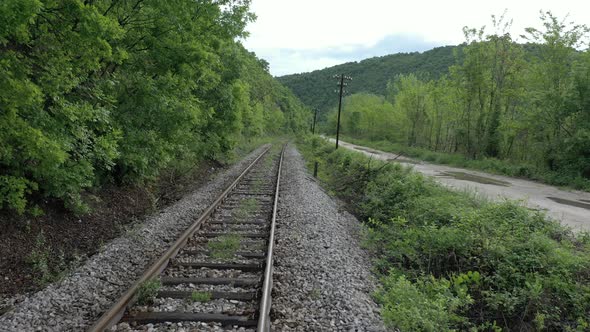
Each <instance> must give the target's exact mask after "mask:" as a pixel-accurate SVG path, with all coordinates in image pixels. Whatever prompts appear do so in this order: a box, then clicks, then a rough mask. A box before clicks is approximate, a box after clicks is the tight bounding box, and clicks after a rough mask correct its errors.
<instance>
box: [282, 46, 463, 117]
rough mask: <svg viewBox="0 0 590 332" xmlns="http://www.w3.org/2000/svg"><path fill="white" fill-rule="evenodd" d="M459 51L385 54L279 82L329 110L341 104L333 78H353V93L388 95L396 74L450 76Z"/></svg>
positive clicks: (448, 48)
mask: <svg viewBox="0 0 590 332" xmlns="http://www.w3.org/2000/svg"><path fill="white" fill-rule="evenodd" d="M457 48H458V46H444V47H437V48H435V49H432V50H430V51H426V52H423V53H418V52H414V53H398V54H392V55H386V56H382V57H375V58H370V59H366V60H363V61H360V62H349V63H345V64H342V65H338V66H334V67H330V68H325V69H322V70H316V71H313V72H310V73H303V74H294V75H287V76H282V77H279V78H278V79H279V81H280V82H281V83H283V84H284V85H286V86H287V87H289V88H291V90H293V92H294V93H295V95H297V96H298V97H299V98H300V99H301V101H303V102H304V103H305V104H306V105H308V106H310V107H314V108H318V109H320V110H326V109H328V108H330V107H333V106H334V105H336V102H337V101H338V98H336V97H335V96H334V89H335V87H336V82H335V81H334V79H332V76H333V75H337V74H342V73H344V74H346V75H350V76H352V77H353V79H354V80H353V84H350V86H349V88H348V91H349V92H350V93H351V94H354V93H358V92H368V93H373V94H378V95H385V89H386V87H387V82H388V81H390V80H391V79H392V78H393V77H394V76H395V75H398V74H410V73H415V74H418V75H420V76H422V75H424V76H425V77H427V78H432V79H436V78H438V77H440V76H441V75H444V74H446V73H448V71H449V67H450V66H451V65H453V64H454V63H455V56H454V53H455V52H454V51H455V50H456V49H457Z"/></svg>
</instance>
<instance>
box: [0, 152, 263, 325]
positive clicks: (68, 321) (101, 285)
mask: <svg viewBox="0 0 590 332" xmlns="http://www.w3.org/2000/svg"><path fill="white" fill-rule="evenodd" d="M262 149H263V147H261V148H258V149H257V150H255V151H254V152H252V153H251V154H249V155H248V156H247V157H246V158H244V159H243V160H242V161H240V162H238V163H236V164H235V165H233V166H232V167H231V168H229V169H228V170H225V171H223V172H221V173H220V174H218V175H217V176H216V177H215V178H214V179H213V180H212V181H210V182H208V183H207V184H206V185H204V186H203V187H201V188H199V189H197V190H196V191H195V192H193V193H192V194H190V195H187V196H186V197H184V198H183V199H181V200H180V201H178V202H177V203H175V204H173V205H172V206H170V207H168V208H166V209H164V210H162V211H161V212H160V213H159V214H157V215H154V216H151V217H149V218H148V219H147V220H146V221H145V222H144V223H143V224H141V225H138V227H136V228H135V229H134V230H131V231H129V232H127V233H126V234H125V235H123V236H121V237H119V238H117V239H115V240H113V241H111V242H109V243H108V244H107V245H105V247H104V248H102V249H101V250H100V252H99V253H98V254H96V255H95V256H93V257H91V258H90V259H89V260H88V261H86V263H85V264H84V265H82V266H80V267H79V268H77V269H76V270H75V271H74V272H72V273H71V274H69V275H68V276H67V277H66V278H64V279H63V280H62V281H61V282H58V283H56V284H53V285H50V286H48V287H47V288H46V289H44V290H42V291H40V292H37V293H35V294H33V295H31V296H28V297H26V298H25V299H24V300H22V301H19V303H18V304H16V305H15V307H14V308H13V310H11V311H9V312H7V313H5V314H4V315H2V316H1V317H0V331H7V332H8V331H83V330H86V329H87V328H88V327H90V326H91V325H92V323H93V322H94V321H95V320H96V319H97V318H98V317H99V316H100V315H101V313H102V312H104V311H106V310H107V309H108V308H109V307H110V306H111V304H112V303H113V302H114V301H115V300H116V299H117V298H118V297H119V296H120V295H121V294H122V293H124V292H125V291H126V289H127V288H128V287H129V286H130V285H131V284H132V283H133V282H134V281H135V280H137V278H138V277H139V276H140V275H141V274H142V273H143V271H144V269H145V268H146V267H147V266H148V265H149V264H150V262H152V261H153V260H154V259H156V258H157V257H158V256H159V255H160V254H162V253H163V252H164V251H165V250H166V249H167V248H168V247H169V246H170V245H171V244H172V243H173V242H174V241H175V239H176V237H178V236H179V235H180V233H182V232H183V231H184V230H185V229H186V228H187V227H188V226H189V225H190V224H191V223H192V222H193V221H194V220H195V219H196V218H197V217H198V216H199V215H200V214H201V213H202V211H203V210H204V209H205V208H206V207H207V206H208V205H210V204H211V203H212V202H213V201H214V200H215V198H216V197H217V196H218V195H219V194H220V193H221V192H222V191H223V190H224V189H225V188H226V187H227V186H228V185H229V184H230V183H231V182H232V181H233V180H234V179H235V177H236V176H237V175H238V174H239V173H240V172H241V171H242V170H243V169H244V168H245V167H246V166H247V165H248V164H249V163H250V162H251V161H252V160H254V158H256V156H258V155H259V154H260V152H262Z"/></svg>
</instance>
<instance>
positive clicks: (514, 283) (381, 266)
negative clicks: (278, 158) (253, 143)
mask: <svg viewBox="0 0 590 332" xmlns="http://www.w3.org/2000/svg"><path fill="white" fill-rule="evenodd" d="M299 147H300V150H301V151H302V153H303V154H304V156H305V158H306V162H307V166H308V167H309V169H310V170H311V169H312V167H313V162H314V161H316V160H317V161H319V162H320V163H321V166H320V172H319V177H320V179H321V181H322V183H323V184H324V185H325V186H327V187H328V188H329V189H330V190H331V191H332V192H333V193H335V194H336V195H337V196H339V197H340V198H342V199H344V200H345V201H347V202H348V203H349V206H350V208H351V210H352V211H353V212H354V213H355V214H356V215H357V216H359V218H360V219H362V220H364V221H365V224H366V227H365V230H366V231H365V240H364V246H365V247H366V248H367V250H369V252H370V253H371V255H372V256H373V258H374V269H375V272H376V273H377V275H378V276H379V278H380V280H381V285H380V287H379V289H378V290H377V291H376V293H375V298H376V299H377V301H378V302H379V303H380V304H381V306H382V316H383V319H384V321H385V323H386V324H387V326H388V327H389V328H392V329H393V328H400V329H401V330H403V331H541V330H547V331H587V330H588V329H589V328H590V325H589V324H590V319H589V317H590V315H589V313H590V234H588V233H581V234H574V233H572V232H571V231H570V230H568V229H566V228H565V227H563V226H561V225H560V224H559V223H558V222H556V221H554V220H550V219H548V218H547V217H546V216H545V215H543V214H542V213H539V212H534V211H530V210H529V209H527V208H526V207H525V206H523V205H522V204H520V203H517V202H511V201H505V202H501V203H495V202H490V201H485V200H481V199H479V198H477V197H476V196H475V195H472V194H470V193H466V192H455V191H451V190H448V189H446V188H444V187H442V186H441V185H438V184H437V183H436V182H434V180H432V179H430V178H427V177H424V176H422V175H421V174H418V173H416V172H415V171H413V170H412V169H411V168H409V167H404V166H402V165H400V164H396V163H383V162H379V161H375V160H374V159H373V160H370V159H369V158H368V157H365V156H364V155H363V154H361V153H357V152H352V151H347V150H345V149H339V150H336V151H334V147H333V146H332V144H326V142H325V141H324V140H322V139H320V138H318V137H314V138H308V139H305V140H304V141H302V142H300V144H299Z"/></svg>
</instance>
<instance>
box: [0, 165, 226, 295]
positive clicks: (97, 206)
mask: <svg viewBox="0 0 590 332" xmlns="http://www.w3.org/2000/svg"><path fill="white" fill-rule="evenodd" d="M220 169H222V167H221V165H219V164H218V163H215V162H203V163H201V164H200V165H199V166H198V167H197V168H195V169H193V170H191V172H189V173H187V174H163V175H162V177H161V179H160V181H159V182H158V183H156V184H154V185H152V186H149V187H139V186H128V187H123V188H121V187H115V186H106V187H104V188H102V189H101V190H99V191H97V192H94V193H87V194H85V195H84V196H85V198H86V201H87V202H89V204H90V206H91V208H92V212H91V213H89V214H87V215H84V216H76V215H74V214H72V213H71V212H69V211H67V210H66V209H65V208H64V207H63V204H61V203H60V202H59V201H57V200H43V201H39V202H37V203H38V205H39V206H40V207H41V208H42V209H43V211H44V215H43V216H40V217H35V218H32V217H19V216H15V215H13V214H10V213H9V212H7V211H3V212H0V228H1V229H2V232H0V253H1V254H0V300H1V299H2V298H8V297H11V296H13V295H15V294H21V293H25V292H31V291H36V290H39V289H41V288H42V287H43V286H45V284H46V283H48V282H52V281H54V280H56V279H58V278H59V277H60V275H61V274H62V273H63V271H64V270H67V269H68V268H69V267H72V266H74V265H77V264H79V263H80V262H82V261H84V260H85V258H86V257H89V256H91V255H93V254H95V253H96V252H97V251H98V250H99V248H100V247H101V246H102V245H103V244H104V243H106V242H108V241H109V240H111V239H113V238H115V237H117V236H119V235H121V234H122V233H123V232H125V231H126V229H129V228H130V227H132V224H134V223H136V222H137V221H140V220H143V219H144V218H145V217H146V216H147V215H149V214H151V213H154V212H155V211H157V210H158V209H161V208H163V207H166V206H168V205H170V204H172V203H174V202H176V201H177V200H179V199H180V198H182V197H183V196H184V195H185V194H187V193H189V192H191V191H192V190H194V189H195V188H197V187H199V186H201V185H202V184H203V183H204V182H206V181H207V180H208V179H210V177H211V176H212V175H213V174H215V173H217V172H218V171H219V170H220Z"/></svg>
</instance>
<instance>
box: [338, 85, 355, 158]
mask: <svg viewBox="0 0 590 332" xmlns="http://www.w3.org/2000/svg"><path fill="white" fill-rule="evenodd" d="M334 78H337V79H339V80H340V82H338V87H339V88H340V91H338V90H336V92H338V93H339V95H340V97H339V99H338V125H336V149H338V141H339V140H340V112H342V95H343V94H345V93H346V91H344V87H345V86H347V85H348V83H344V80H347V81H352V77H350V76H344V74H340V75H334Z"/></svg>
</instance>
